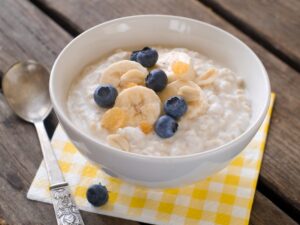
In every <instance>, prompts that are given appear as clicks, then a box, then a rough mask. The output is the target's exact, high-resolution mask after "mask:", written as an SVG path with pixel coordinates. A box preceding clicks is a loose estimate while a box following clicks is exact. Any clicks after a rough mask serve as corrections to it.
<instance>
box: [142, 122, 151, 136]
mask: <svg viewBox="0 0 300 225" xmlns="http://www.w3.org/2000/svg"><path fill="white" fill-rule="evenodd" d="M140 129H141V131H143V132H144V134H149V133H150V132H151V131H152V130H153V126H152V124H150V123H149V122H147V121H142V122H141V123H140Z"/></svg>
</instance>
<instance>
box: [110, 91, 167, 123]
mask: <svg viewBox="0 0 300 225" xmlns="http://www.w3.org/2000/svg"><path fill="white" fill-rule="evenodd" d="M115 106H116V107H119V108H121V109H123V110H124V111H125V112H126V114H127V116H128V119H127V125H128V126H134V127H138V126H139V125H140V123H141V122H142V121H147V122H148V123H150V124H154V123H155V121H156V120H157V118H158V117H159V115H160V112H161V101H160V99H159V97H158V96H157V95H156V93H155V92H154V91H153V90H151V89H149V88H146V87H143V86H135V87H130V88H127V89H125V90H123V91H122V92H121V93H120V94H119V95H118V97H117V99H116V102H115Z"/></svg>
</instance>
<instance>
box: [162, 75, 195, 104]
mask: <svg viewBox="0 0 300 225" xmlns="http://www.w3.org/2000/svg"><path fill="white" fill-rule="evenodd" d="M184 86H187V87H191V88H193V89H196V90H197V91H198V92H200V87H199V86H198V85H197V84H196V83H195V82H193V81H188V80H176V81H174V82H172V83H170V84H168V85H167V87H166V88H165V89H164V90H163V91H161V92H160V93H159V97H160V99H161V101H162V102H163V103H164V102H165V101H166V100H167V99H169V98H170V97H172V96H175V95H178V91H179V89H180V88H181V87H184Z"/></svg>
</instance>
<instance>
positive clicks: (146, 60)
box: [136, 47, 158, 68]
mask: <svg viewBox="0 0 300 225" xmlns="http://www.w3.org/2000/svg"><path fill="white" fill-rule="evenodd" d="M136 59H137V62H139V63H140V64H142V66H144V67H147V68H149V67H152V66H154V65H155V63H156V62H157V59H158V53H157V51H156V50H155V49H154V48H149V47H145V48H143V49H142V50H141V51H139V52H138V53H137V56H136Z"/></svg>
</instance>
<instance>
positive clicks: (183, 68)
mask: <svg viewBox="0 0 300 225" xmlns="http://www.w3.org/2000/svg"><path fill="white" fill-rule="evenodd" d="M188 69H189V64H187V63H184V62H182V61H175V62H174V63H172V70H173V72H174V73H175V74H176V75H181V74H184V73H186V72H187V71H188Z"/></svg>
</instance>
